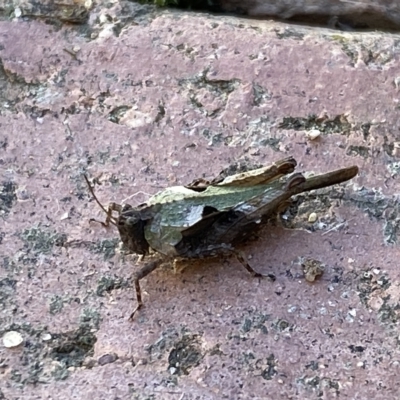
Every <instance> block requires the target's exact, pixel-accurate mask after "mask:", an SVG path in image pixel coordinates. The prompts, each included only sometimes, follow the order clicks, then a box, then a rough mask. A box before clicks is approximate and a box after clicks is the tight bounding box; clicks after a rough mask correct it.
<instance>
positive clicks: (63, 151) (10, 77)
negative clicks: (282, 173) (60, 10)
mask: <svg viewBox="0 0 400 400" xmlns="http://www.w3.org/2000/svg"><path fill="white" fill-rule="evenodd" d="M96 7H97V8H96ZM96 7H95V8H94V9H93V10H92V12H91V14H90V16H89V20H88V23H87V24H86V25H82V26H69V25H65V26H59V25H51V24H46V23H45V21H43V20H25V19H14V20H11V21H3V22H1V23H0V60H1V69H0V126H1V130H0V182H1V186H0V209H1V218H2V221H1V225H0V254H1V259H0V304H1V313H0V336H1V337H3V335H4V334H5V333H6V332H9V331H13V332H18V333H20V334H21V335H22V337H23V339H24V342H23V344H21V345H19V346H16V347H12V348H6V347H4V346H3V344H2V343H3V342H2V341H1V344H0V397H2V396H3V397H4V398H6V399H17V398H24V399H37V398H49V397H54V396H55V394H56V396H57V398H58V399H70V398H98V399H110V398H121V399H132V398H133V399H147V398H155V399H210V398H216V399H218V398H229V399H233V398H235V399H248V398H254V399H264V398H307V399H314V398H321V397H322V398H334V397H337V398H349V399H350V398H376V399H398V398H399V393H400V388H399V380H398V379H397V378H398V375H399V362H400V351H399V348H398V341H399V336H398V335H399V334H398V320H399V311H398V310H399V306H400V291H399V279H400V277H399V275H400V272H399V268H398V259H399V244H398V242H399V237H398V235H399V228H398V226H399V225H398V224H399V211H400V205H399V197H398V193H399V191H400V182H399V173H400V166H399V162H398V158H399V148H400V143H399V139H398V138H399V126H400V121H399V113H398V108H399V98H400V97H399V96H400V95H399V84H400V77H399V69H398V65H399V54H400V46H399V43H400V41H399V38H400V37H399V36H398V35H391V34H381V33H374V34H372V33H371V34H370V33H363V34H354V33H341V32H337V31H330V30H323V29H311V28H310V29H308V28H305V27H296V26H293V25H292V26H289V25H285V24H280V23H277V22H270V21H251V20H241V19H238V18H234V17H215V16H208V15H198V14H185V13H181V12H174V13H171V12H163V13H158V14H149V13H147V11H146V10H148V9H147V8H146V7H142V6H138V5H136V4H134V3H131V2H123V1H121V2H118V3H109V4H108V7H104V6H103V7H102V6H101V4H98V5H97V6H96ZM315 129H319V130H320V131H321V135H320V136H319V138H317V139H316V140H315V141H309V139H307V132H308V131H310V130H315ZM285 155H293V156H294V157H295V158H296V159H297V160H298V161H299V162H300V170H303V169H304V170H314V171H316V172H323V171H328V170H330V169H334V168H337V167H340V166H346V165H352V164H357V165H358V166H359V167H360V170H361V172H360V174H359V176H358V177H357V178H356V179H354V180H353V181H351V182H350V183H348V184H346V185H342V186H336V187H334V188H330V189H325V190H323V191H321V192H318V193H312V194H309V195H307V196H300V197H299V198H298V200H297V201H296V202H294V203H293V204H292V205H291V207H290V208H289V210H288V211H287V212H286V213H285V214H283V216H282V219H281V220H280V221H279V222H275V223H274V224H272V225H271V226H269V227H267V228H265V229H264V230H263V231H262V232H261V234H260V237H259V238H258V240H256V241H254V242H251V243H249V244H248V245H247V246H245V247H244V248H242V250H243V251H244V252H245V253H246V254H247V255H248V256H249V258H250V262H251V265H252V266H253V267H254V269H256V270H257V271H260V272H262V273H272V274H274V275H275V276H276V277H277V280H276V282H274V283H271V282H270V281H268V280H258V279H253V278H252V277H251V276H249V274H248V273H247V272H246V271H245V270H244V269H243V268H242V267H241V266H240V264H239V263H238V262H237V261H235V260H234V259H219V260H218V259H214V260H210V261H207V262H205V261H199V262H189V263H187V265H184V266H185V267H186V268H185V269H184V271H183V272H182V273H178V274H173V273H172V271H171V270H170V268H169V267H168V266H166V267H165V268H164V269H160V270H157V271H155V272H154V273H153V274H151V275H149V276H148V277H147V278H146V279H145V280H144V281H143V289H144V291H145V293H144V301H145V307H144V309H143V310H141V312H140V313H139V315H138V317H137V318H136V320H135V321H134V322H129V321H128V320H127V317H128V316H129V313H130V311H131V310H132V308H133V306H134V292H133V290H132V289H131V288H129V287H128V285H129V277H130V275H131V274H132V271H134V269H135V268H137V259H136V257H134V256H126V255H124V254H123V253H121V252H120V251H119V248H118V237H117V233H116V231H115V230H113V229H105V228H103V227H102V226H101V225H99V224H93V223H92V224H90V223H89V219H90V218H98V219H102V218H103V215H102V213H101V211H100V210H99V209H98V207H97V205H96V204H95V203H94V202H93V200H92V199H91V197H90V195H89V193H88V190H87V188H86V186H85V182H84V179H83V176H82V174H83V173H86V174H88V175H89V176H90V177H92V178H97V180H98V182H100V183H101V185H98V186H97V187H96V193H97V195H98V196H99V198H100V199H101V200H102V201H103V202H104V203H107V202H108V201H118V202H121V201H123V200H125V201H129V202H130V203H132V204H139V203H140V202H141V201H143V200H145V199H146V198H147V196H148V194H153V193H155V192H156V191H158V190H159V189H160V188H163V187H166V186H168V185H172V184H177V183H179V184H185V183H188V182H191V181H192V180H193V179H194V178H196V177H199V176H201V175H202V174H204V176H213V175H215V174H217V173H218V172H219V171H220V170H221V169H222V168H224V167H226V166H228V165H229V164H231V163H233V162H236V161H242V162H246V163H249V164H267V163H269V162H270V161H272V160H277V159H279V158H282V157H284V156H285ZM311 214H313V218H310V215H311ZM315 214H316V216H317V218H316V220H315V222H312V221H314V219H315ZM309 260H315V263H312V264H315V265H317V264H318V265H323V267H324V268H323V275H322V276H320V277H318V278H317V279H316V280H315V282H313V283H310V282H307V280H306V278H305V276H304V272H303V269H304V265H305V263H306V264H307V263H310V261H309Z"/></svg>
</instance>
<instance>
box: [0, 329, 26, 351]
mask: <svg viewBox="0 0 400 400" xmlns="http://www.w3.org/2000/svg"><path fill="white" fill-rule="evenodd" d="M23 341H24V338H23V337H22V335H21V334H20V333H19V332H16V331H10V332H6V333H5V334H4V336H3V344H4V347H7V348H8V349H11V348H13V347H17V346H19V345H20V344H21V343H23Z"/></svg>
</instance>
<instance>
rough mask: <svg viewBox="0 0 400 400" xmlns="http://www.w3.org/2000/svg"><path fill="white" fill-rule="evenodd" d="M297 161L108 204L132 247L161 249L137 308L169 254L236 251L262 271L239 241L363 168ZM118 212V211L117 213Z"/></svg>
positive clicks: (172, 256) (136, 278) (243, 260)
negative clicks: (315, 171)
mask: <svg viewBox="0 0 400 400" xmlns="http://www.w3.org/2000/svg"><path fill="white" fill-rule="evenodd" d="M295 167H296V161H295V160H294V159H293V158H292V157H289V158H285V159H283V160H280V161H277V162H276V163H274V164H272V165H271V166H268V167H264V168H259V169H255V170H251V171H248V172H245V173H241V174H236V175H232V176H224V175H223V174H222V173H221V174H220V175H218V176H217V177H216V178H215V179H213V180H211V181H206V180H203V179H197V180H195V181H193V182H192V183H191V184H189V185H188V186H177V187H171V188H167V189H165V190H163V191H161V192H159V193H157V194H155V195H154V196H152V197H151V198H150V199H149V200H148V201H147V202H146V203H144V204H141V205H139V206H137V207H132V206H130V205H127V204H126V205H124V206H121V205H119V204H115V203H111V204H110V206H109V208H108V210H107V211H106V210H105V211H106V213H107V218H106V221H105V222H104V223H103V225H105V226H108V225H109V224H110V223H111V224H113V225H115V226H116V227H117V228H118V231H119V233H120V236H121V240H122V242H123V244H124V245H125V248H126V249H127V250H128V251H129V252H131V253H137V254H140V255H143V256H145V255H146V254H148V253H149V252H150V250H153V251H154V252H156V253H158V254H159V255H160V257H159V259H158V260H156V261H152V262H150V263H148V264H146V265H145V266H144V267H143V268H142V269H141V270H140V271H139V272H137V273H136V274H135V275H134V284H135V288H136V295H137V303H138V305H137V308H136V309H135V311H136V310H137V309H138V308H140V307H141V306H142V304H143V303H142V297H141V290H140V285H139V281H140V279H142V278H144V277H145V276H146V275H148V274H149V273H150V272H152V271H153V270H154V269H155V268H157V266H158V265H159V264H160V263H161V260H162V258H163V257H164V258H165V257H167V258H170V259H175V258H204V257H212V256H217V255H221V254H235V255H236V256H237V257H238V259H239V260H240V261H241V263H242V264H243V265H244V266H245V268H246V269H247V270H248V271H250V272H251V273H252V274H253V275H254V276H260V274H258V273H257V272H255V271H254V270H253V269H252V268H251V267H250V265H249V264H248V262H247V261H246V258H245V256H244V255H243V254H241V253H240V252H238V251H237V250H236V246H237V245H238V244H240V243H242V242H244V241H245V240H246V239H247V238H248V236H249V234H250V233H253V232H254V230H255V229H258V228H259V227H260V226H262V225H263V224H264V223H265V222H267V221H268V220H269V219H270V218H271V217H272V216H273V215H274V214H276V213H277V212H279V211H283V209H284V207H285V206H286V205H287V201H288V200H289V199H290V197H291V196H293V195H295V194H298V193H302V192H305V191H309V190H314V189H320V188H323V187H326V186H330V185H334V184H337V183H341V182H344V181H347V180H349V179H351V178H353V177H354V176H355V175H356V174H357V173H358V168H357V167H356V166H352V167H348V168H343V169H339V170H335V171H332V172H329V173H326V174H322V175H317V176H312V177H309V178H305V177H304V176H303V175H302V174H300V173H292V172H293V171H294V169H295ZM86 180H87V178H86ZM87 182H88V185H89V187H90V190H91V191H92V194H93V196H94V198H95V199H96V197H95V195H94V193H93V189H92V187H91V186H90V184H89V181H88V180H87ZM96 200H97V199H96ZM99 204H100V203H99ZM100 206H101V204H100ZM101 207H102V208H103V206H101ZM103 209H104V208H103ZM113 212H117V214H118V215H117V216H116V217H114V216H113ZM135 311H134V312H133V313H132V315H133V314H134V313H135Z"/></svg>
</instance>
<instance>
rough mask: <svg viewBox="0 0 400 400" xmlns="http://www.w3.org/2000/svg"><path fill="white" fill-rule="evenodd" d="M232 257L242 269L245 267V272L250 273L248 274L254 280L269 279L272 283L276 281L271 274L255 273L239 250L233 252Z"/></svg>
mask: <svg viewBox="0 0 400 400" xmlns="http://www.w3.org/2000/svg"><path fill="white" fill-rule="evenodd" d="M234 255H235V257H236V258H237V259H238V261H239V262H240V263H241V264H242V265H243V267H245V268H246V269H247V271H249V272H250V274H251V275H252V276H254V277H255V278H269V279H270V280H271V281H272V282H274V281H275V280H276V277H275V275H273V274H266V275H264V274H261V273H260V272H257V271H255V270H254V269H253V268H252V267H251V266H250V264H249V262H248V260H247V257H246V255H245V254H244V253H243V252H242V251H239V250H235V251H234Z"/></svg>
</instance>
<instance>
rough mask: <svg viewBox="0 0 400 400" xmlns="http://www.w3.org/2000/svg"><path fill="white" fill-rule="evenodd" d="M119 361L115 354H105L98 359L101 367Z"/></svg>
mask: <svg viewBox="0 0 400 400" xmlns="http://www.w3.org/2000/svg"><path fill="white" fill-rule="evenodd" d="M117 360H118V356H117V355H116V354H114V353H112V354H104V355H102V356H101V357H100V358H99V359H98V363H99V365H106V364H111V363H113V362H115V361H117Z"/></svg>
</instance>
